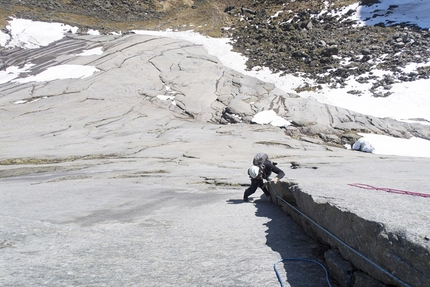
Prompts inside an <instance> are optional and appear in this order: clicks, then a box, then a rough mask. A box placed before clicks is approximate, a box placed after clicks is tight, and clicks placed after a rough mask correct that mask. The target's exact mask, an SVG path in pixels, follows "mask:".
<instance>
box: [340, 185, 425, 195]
mask: <svg viewBox="0 0 430 287" xmlns="http://www.w3.org/2000/svg"><path fill="white" fill-rule="evenodd" d="M348 185H350V186H355V187H358V188H364V189H374V190H382V191H386V192H391V193H397V194H407V195H412V196H421V197H430V194H428V193H419V192H413V191H407V190H400V189H393V188H386V187H375V186H372V185H369V184H364V183H348Z"/></svg>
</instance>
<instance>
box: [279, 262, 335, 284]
mask: <svg viewBox="0 0 430 287" xmlns="http://www.w3.org/2000/svg"><path fill="white" fill-rule="evenodd" d="M283 261H304V262H310V263H315V264H318V265H319V266H321V267H322V269H324V272H325V279H326V280H327V284H328V286H329V287H332V286H331V284H330V280H329V277H328V272H327V269H326V268H325V267H324V265H322V264H321V263H319V262H318V261H315V260H310V259H304V258H282V259H280V260H278V261H277V262H276V263H275V264H274V265H273V269H274V270H275V272H276V277H278V281H279V283H280V284H281V286H282V287H284V283H282V278H281V275H280V274H279V272H278V269H276V264H278V263H279V262H283Z"/></svg>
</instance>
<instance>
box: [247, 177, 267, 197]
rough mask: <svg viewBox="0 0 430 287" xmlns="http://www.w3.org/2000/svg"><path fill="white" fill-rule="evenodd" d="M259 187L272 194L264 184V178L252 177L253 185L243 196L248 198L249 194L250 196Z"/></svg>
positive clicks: (265, 192)
mask: <svg viewBox="0 0 430 287" xmlns="http://www.w3.org/2000/svg"><path fill="white" fill-rule="evenodd" d="M257 187H259V188H261V189H262V190H263V192H264V194H265V195H266V196H270V193H269V191H268V190H267V189H266V187H265V186H264V182H263V179H262V178H260V179H255V178H251V186H250V187H248V188H247V189H246V190H245V193H244V194H243V197H246V198H248V196H250V195H251V194H253V193H254V192H255V191H256V190H257Z"/></svg>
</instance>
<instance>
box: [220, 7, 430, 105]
mask: <svg viewBox="0 0 430 287" xmlns="http://www.w3.org/2000/svg"><path fill="white" fill-rule="evenodd" d="M396 8H397V6H395V5H393V6H391V7H390V8H389V10H388V11H381V12H379V13H388V14H389V13H391V12H392V10H393V9H396ZM338 10H339V8H338V9H335V10H334V11H338ZM280 11H282V13H278V16H277V17H272V16H273V15H272V14H267V12H266V11H265V10H264V9H260V8H258V9H255V10H252V9H243V8H242V9H236V8H234V7H230V9H228V10H226V13H229V14H231V15H233V16H235V17H240V18H242V19H245V21H238V22H237V26H236V27H235V29H230V30H226V33H228V34H229V36H230V37H232V38H233V41H232V43H233V45H234V47H235V49H236V50H237V51H240V52H241V53H243V54H244V55H245V56H246V57H248V59H249V60H248V62H247V66H248V68H249V69H252V68H255V67H269V68H270V69H271V70H272V71H273V72H276V73H278V72H280V73H283V74H287V73H289V74H294V73H304V75H305V76H306V77H308V78H310V79H312V80H315V82H316V84H311V85H309V86H307V87H305V88H304V89H310V90H317V89H318V88H320V87H321V86H320V84H328V85H330V86H331V87H333V88H337V87H344V86H345V80H346V79H347V78H348V77H350V76H353V77H354V78H355V79H356V80H357V81H358V82H360V83H368V82H371V83H372V86H371V88H370V91H371V92H372V94H373V95H374V96H376V97H387V96H389V95H390V94H391V92H390V88H391V85H392V84H394V83H398V82H404V81H414V80H418V79H428V78H429V76H430V66H424V67H420V68H418V69H417V70H416V71H413V72H406V71H404V70H403V69H402V68H404V67H406V66H407V65H408V64H410V63H420V64H421V63H425V62H426V61H427V59H429V58H430V49H429V48H430V32H429V30H428V29H421V28H420V27H417V26H414V25H408V24H406V23H403V24H397V25H393V26H385V24H383V23H381V24H379V25H376V26H365V27H359V26H358V25H357V23H356V22H355V21H353V20H350V19H348V16H349V15H351V13H353V12H354V11H352V10H350V11H349V12H347V13H346V14H344V15H343V16H336V15H334V14H332V13H328V12H326V13H322V14H321V10H311V9H303V10H301V11H299V12H298V13H291V12H289V5H285V6H283V8H282V10H280ZM363 20H366V19H363ZM375 68H377V69H380V70H383V71H386V73H384V74H385V75H383V76H380V77H379V76H376V75H373V74H372V72H371V71H372V69H375ZM297 92H300V90H297ZM349 93H353V94H361V91H357V90H351V91H349Z"/></svg>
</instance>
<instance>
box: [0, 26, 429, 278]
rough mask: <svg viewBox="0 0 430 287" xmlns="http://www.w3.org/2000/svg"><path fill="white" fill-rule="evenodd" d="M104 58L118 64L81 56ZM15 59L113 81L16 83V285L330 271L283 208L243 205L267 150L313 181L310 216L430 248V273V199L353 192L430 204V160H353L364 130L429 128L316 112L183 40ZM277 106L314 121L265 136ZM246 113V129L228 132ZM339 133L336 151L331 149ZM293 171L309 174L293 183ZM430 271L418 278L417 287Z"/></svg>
mask: <svg viewBox="0 0 430 287" xmlns="http://www.w3.org/2000/svg"><path fill="white" fill-rule="evenodd" d="M97 47H103V50H104V53H103V54H102V55H92V56H85V57H84V56H77V54H79V53H81V52H82V51H84V50H87V49H92V48H97ZM3 56H4V58H2V60H3V61H4V63H6V65H7V66H11V65H24V64H25V63H34V64H36V65H35V66H34V67H33V70H32V72H31V75H35V74H37V73H39V72H41V71H43V70H44V69H46V68H49V67H53V66H56V65H60V64H75V65H87V66H94V67H96V68H97V69H98V70H99V72H96V73H95V74H94V75H92V76H90V77H86V78H82V79H64V80H54V81H48V82H29V83H22V84H19V83H6V84H2V85H1V86H0V115H1V119H2V122H1V123H0V149H1V151H2V152H1V154H0V164H1V165H0V178H1V182H0V184H1V190H0V221H1V224H0V225H1V233H0V252H1V253H2V256H1V259H0V278H1V279H0V280H1V281H0V284H1V285H5V286H22V285H25V286H40V285H51V286H52V285H55V286H63V285H69V286H70V285H86V286H104V285H105V286H274V285H277V284H278V283H277V279H276V276H275V274H274V272H273V263H274V262H276V261H277V260H278V259H280V258H285V257H306V258H313V259H318V260H319V259H321V258H322V254H323V251H324V250H322V247H321V245H319V244H317V243H316V242H315V241H313V240H311V239H310V238H309V237H308V236H306V235H305V234H304V233H303V231H302V229H301V228H300V227H299V225H297V224H296V223H295V222H294V221H292V220H291V219H290V218H289V217H288V216H286V215H285V214H284V213H283V212H282V211H281V209H280V208H279V207H277V206H276V205H273V204H268V203H267V202H265V201H264V196H263V198H262V199H259V197H260V195H261V192H260V191H257V193H256V194H255V195H254V202H253V203H243V202H242V195H243V191H244V189H245V188H246V185H247V184H249V180H248V178H247V175H246V170H247V168H248V167H249V165H251V161H252V157H253V156H254V154H255V153H257V152H262V151H263V152H267V153H268V154H269V155H270V157H271V158H273V159H275V161H276V162H278V163H279V167H281V168H282V169H283V170H284V171H285V172H286V174H287V176H286V178H285V181H289V180H292V181H295V182H297V183H298V185H299V187H300V189H301V190H302V192H303V199H300V198H299V200H300V201H299V202H297V204H298V205H299V206H300V208H302V209H303V210H304V211H305V212H309V213H308V214H309V215H314V214H312V210H313V209H314V207H315V206H318V204H320V203H321V204H322V205H324V206H331V207H333V208H334V209H333V211H330V212H326V213H324V212H322V211H320V210H319V209H315V213H318V214H317V215H316V216H319V217H322V218H323V216H327V218H323V219H324V221H325V222H329V223H330V224H329V225H330V227H332V228H333V230H334V231H336V232H339V233H345V236H347V237H348V236H353V234H354V228H355V225H354V223H353V222H348V224H346V223H345V222H342V221H341V225H337V224H338V223H337V220H335V218H330V216H332V215H335V216H337V215H338V214H339V212H337V211H336V210H340V211H342V212H344V213H346V214H356V216H357V217H358V218H363V219H364V220H368V221H370V222H376V223H379V224H382V225H383V226H384V228H385V229H384V230H386V231H389V233H384V234H396V235H398V238H402V240H406V241H407V242H408V244H409V242H411V243H412V244H415V245H417V246H419V247H420V249H419V250H427V253H422V254H421V256H422V261H419V262H418V263H419V264H420V268H421V267H423V266H422V264H421V263H420V262H424V263H425V262H430V261H429V260H427V261H426V259H428V256H429V255H428V250H429V243H428V238H429V236H430V227H429V224H428V218H429V212H428V209H427V205H428V201H429V199H423V198H416V197H409V196H405V195H392V194H388V193H385V192H381V191H367V190H359V189H357V188H355V187H351V186H348V185H347V184H348V183H353V182H363V183H369V184H373V185H375V186H383V187H392V188H398V189H408V190H414V191H420V192H428V190H429V189H428V186H429V185H428V180H427V177H428V176H427V175H428V172H427V167H428V166H429V163H430V160H428V159H418V158H405V157H389V156H384V157H379V156H376V155H373V154H363V153H360V152H354V151H350V150H345V149H343V148H340V147H339V146H340V145H339V144H340V142H341V138H342V137H345V136H346V135H347V134H349V133H352V134H353V131H354V130H355V129H357V126H356V125H358V126H360V127H361V128H363V129H364V130H372V131H378V132H381V133H386V134H390V133H398V134H402V135H405V136H407V135H410V134H411V131H413V132H414V133H418V134H419V133H420V130H419V129H422V131H424V132H423V133H422V134H424V133H425V132H427V128H426V127H424V126H419V129H417V128H411V126H410V125H406V124H403V123H398V122H395V121H391V120H383V119H374V118H370V117H367V116H363V115H359V114H353V113H351V112H349V111H344V110H340V109H335V108H334V107H329V106H326V105H320V104H318V103H315V102H312V103H309V102H306V100H303V99H300V98H297V96H295V95H288V94H285V93H283V92H282V91H280V90H278V89H276V88H275V87H274V86H273V85H272V84H268V83H263V82H261V81H258V80H256V79H253V78H250V77H247V76H243V75H241V74H240V73H237V72H235V71H233V70H231V69H228V68H225V67H223V66H222V65H221V64H220V63H219V61H218V60H217V59H216V58H214V57H212V56H210V55H208V54H207V53H206V52H205V50H204V49H203V47H200V46H197V45H194V44H191V43H188V42H184V41H178V40H173V39H167V38H156V37H153V36H137V35H126V36H76V35H70V37H68V38H66V39H63V40H61V41H59V42H57V43H54V44H52V45H50V46H48V47H46V48H42V49H37V50H32V51H27V50H14V51H8V52H7V53H5V54H3ZM159 96H167V97H170V96H174V97H175V98H174V99H170V100H162V99H163V97H159ZM168 99H169V98H168ZM269 109H273V110H275V111H276V112H277V113H278V114H279V115H281V116H283V117H285V118H286V119H287V120H290V121H293V120H294V119H295V118H297V119H296V120H297V122H300V123H301V124H300V125H297V126H296V127H295V129H293V130H291V129H281V128H276V127H273V126H261V125H252V124H249V121H250V119H251V118H252V116H253V115H254V114H255V113H256V112H258V111H260V110H269ZM317 111H318V112H317ZM236 113H238V115H239V116H240V117H241V118H242V120H241V121H238V123H237V124H229V125H220V124H219V123H220V122H223V120H222V119H224V120H225V119H226V118H227V119H228V118H229V117H232V116H233V114H236ZM226 114H228V116H225V117H224V115H226ZM345 114H346V115H345ZM327 117H328V118H327ZM357 118H360V119H363V121H360V122H359V123H357V120H356V119H357ZM336 119H339V120H336ZM346 119H349V120H350V124H351V125H352V126H353V127H352V128H348V129H347V132H346V133H345V131H341V132H339V129H338V128H335V127H334V125H335V124H334V123H336V125H342V124H346V123H345V120H346ZM369 119H371V120H369ZM375 121H376V123H377V124H376V125H375ZM226 122H228V121H226ZM323 131H324V133H325V134H327V135H328V136H326V138H334V141H335V142H337V145H336V146H329V145H326V144H325V143H324V142H323V141H322V140H321V139H320V136H318V134H319V133H321V132H323ZM291 134H292V135H294V136H295V138H292V137H290V136H289V135H291ZM333 134H334V135H335V136H333V137H331V136H330V135H333ZM296 136H297V137H296ZM301 137H303V138H305V139H306V140H302V141H301V140H299V138H301ZM352 137H353V135H352ZM308 138H309V140H308ZM293 161H294V162H296V163H298V164H299V165H298V166H299V168H297V169H291V170H290V169H289V167H290V162H293ZM306 203H309V204H311V205H309V206H306ZM320 212H321V213H320ZM345 218H346V219H345V220H348V218H349V217H345ZM344 224H346V225H344ZM350 232H352V234H351V233H350ZM400 235H401V236H400ZM381 236H382V233H381ZM426 238H427V239H426ZM390 242H392V243H393V244H396V242H394V241H393V240H391V241H390ZM357 244H358V243H357ZM369 244H370V245H371V244H373V243H372V242H369ZM376 246H377V244H376V245H375V248H376ZM405 246H406V247H407V248H409V245H405ZM385 247H386V248H387V249H386V250H381V252H382V253H384V252H388V254H389V252H390V250H391V249H389V248H390V247H389V246H385ZM360 248H362V247H361V246H360ZM363 248H365V249H366V248H367V247H366V246H364V247H363ZM372 248H373V246H372ZM369 250H372V252H373V249H369ZM393 250H395V249H393ZM409 251H411V250H409V249H407V250H405V254H412V251H411V252H409ZM396 255H397V256H400V259H399V260H398V262H401V261H403V260H404V259H403V254H396ZM390 256H391V255H390ZM393 256H394V255H393ZM384 260H385V259H384ZM420 260H421V259H420ZM384 262H386V264H388V265H390V263H389V262H394V261H384ZM396 262H397V261H396ZM384 264H385V263H384ZM281 265H282V267H281V266H279V268H280V269H282V272H281V273H282V275H283V276H284V278H285V280H287V284H289V286H324V284H326V283H325V280H324V272H323V271H322V270H320V269H318V268H315V269H310V268H309V267H308V266H303V267H302V266H300V265H294V264H293V265H291V264H289V263H288V264H287V263H286V264H281ZM388 267H389V268H391V265H390V266H388ZM388 267H387V268H388ZM424 270H425V269H424ZM427 270H428V269H427ZM366 271H367V270H366ZM368 272H370V271H368ZM395 272H398V271H397V270H395ZM425 274H430V272H427V273H424V274H421V273H420V274H418V275H416V276H418V278H416V277H414V278H416V279H414V278H412V277H411V278H410V277H405V278H404V279H403V280H405V281H406V280H411V281H408V282H410V284H415V282H419V281H420V280H424V279H425V277H424V276H427V275H425ZM372 276H374V275H372ZM419 276H423V277H419ZM378 279H379V280H381V279H380V278H378ZM413 280H415V281H413ZM417 280H418V281H417ZM287 286H288V285H287ZM414 286H424V285H414Z"/></svg>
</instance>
